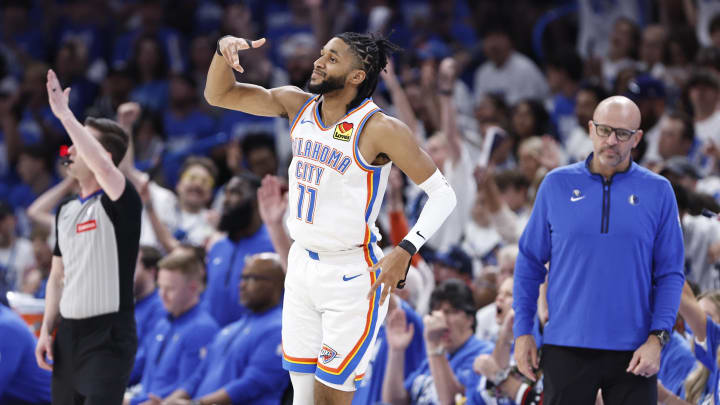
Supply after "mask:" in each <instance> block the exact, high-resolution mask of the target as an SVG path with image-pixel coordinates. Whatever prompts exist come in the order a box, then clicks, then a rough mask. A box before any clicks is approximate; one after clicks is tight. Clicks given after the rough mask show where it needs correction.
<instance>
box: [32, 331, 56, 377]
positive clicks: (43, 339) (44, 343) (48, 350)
mask: <svg viewBox="0 0 720 405" xmlns="http://www.w3.org/2000/svg"><path fill="white" fill-rule="evenodd" d="M46 355H47V358H48V359H50V361H52V360H53V349H52V336H50V335H49V334H48V333H47V332H45V331H43V332H40V338H39V339H38V341H37V345H35V361H36V362H37V365H38V367H40V368H41V369H43V370H47V371H52V369H53V366H52V364H48V363H47V362H46V361H45V356H46Z"/></svg>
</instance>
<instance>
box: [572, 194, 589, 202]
mask: <svg viewBox="0 0 720 405" xmlns="http://www.w3.org/2000/svg"><path fill="white" fill-rule="evenodd" d="M585 197H586V196H584V195H583V196H580V197H570V201H572V202H575V201H580V200H582V199H583V198H585Z"/></svg>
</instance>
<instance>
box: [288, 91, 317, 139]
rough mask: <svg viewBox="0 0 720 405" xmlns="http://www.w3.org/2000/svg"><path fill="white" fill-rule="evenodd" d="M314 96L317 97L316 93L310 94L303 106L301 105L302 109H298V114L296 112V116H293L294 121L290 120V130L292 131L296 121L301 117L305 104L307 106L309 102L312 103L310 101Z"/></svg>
mask: <svg viewBox="0 0 720 405" xmlns="http://www.w3.org/2000/svg"><path fill="white" fill-rule="evenodd" d="M314 98H315V95H314V94H313V95H312V96H310V98H308V99H307V100H305V102H304V103H303V105H302V107H300V109H299V110H298V112H297V114H295V118H293V120H292V122H290V132H292V127H293V125H295V123H296V122H297V120H298V119H300V114H301V113H302V112H303V110H304V109H305V106H307V105H308V104H310V102H311V101H313V99H314Z"/></svg>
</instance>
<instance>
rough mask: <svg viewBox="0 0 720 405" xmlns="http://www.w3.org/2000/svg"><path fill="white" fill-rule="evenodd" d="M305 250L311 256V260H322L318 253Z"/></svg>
mask: <svg viewBox="0 0 720 405" xmlns="http://www.w3.org/2000/svg"><path fill="white" fill-rule="evenodd" d="M305 250H307V252H308V255H309V256H310V258H311V259H313V260H320V255H319V254H318V253H317V252H313V251H312V250H310V249H305Z"/></svg>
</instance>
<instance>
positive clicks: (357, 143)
mask: <svg viewBox="0 0 720 405" xmlns="http://www.w3.org/2000/svg"><path fill="white" fill-rule="evenodd" d="M378 111H381V110H380V109H379V108H376V109H374V110H371V111H370V112H369V113H368V114H367V115H366V116H365V118H363V120H362V121H360V125H358V129H357V132H356V133H355V140H354V141H353V149H354V150H355V158H356V159H355V160H356V161H357V162H358V163H359V164H360V167H362V168H363V169H365V170H373V171H375V170H378V169H382V166H370V165H368V164H365V162H363V157H362V155H361V154H360V147H359V146H360V134H362V130H363V128H364V127H365V123H366V122H367V120H368V119H369V118H370V117H372V116H373V115H375V113H376V112H378Z"/></svg>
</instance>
